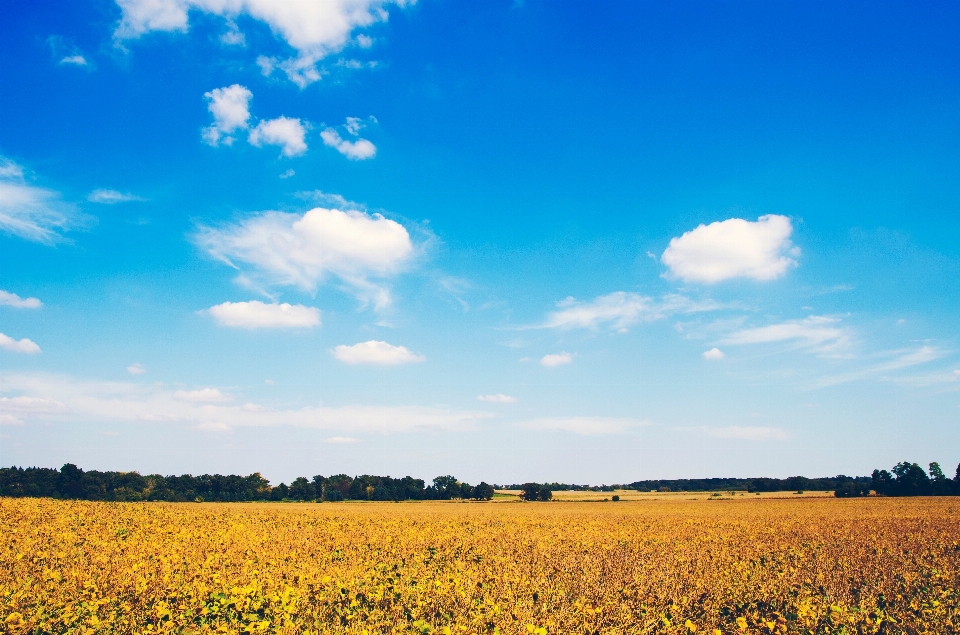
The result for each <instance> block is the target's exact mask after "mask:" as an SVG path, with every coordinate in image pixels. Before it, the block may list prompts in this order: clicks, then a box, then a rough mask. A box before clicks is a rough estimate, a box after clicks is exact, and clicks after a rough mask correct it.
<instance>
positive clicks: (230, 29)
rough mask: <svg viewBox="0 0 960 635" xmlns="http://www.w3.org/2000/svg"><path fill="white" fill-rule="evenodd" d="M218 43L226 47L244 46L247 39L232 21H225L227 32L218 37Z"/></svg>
mask: <svg viewBox="0 0 960 635" xmlns="http://www.w3.org/2000/svg"><path fill="white" fill-rule="evenodd" d="M220 42H221V43H222V44H226V45H227V46H246V45H247V38H246V37H244V35H243V32H242V31H240V28H239V27H238V26H237V23H236V22H234V21H233V20H227V31H226V32H225V33H224V34H223V35H221V36H220Z"/></svg>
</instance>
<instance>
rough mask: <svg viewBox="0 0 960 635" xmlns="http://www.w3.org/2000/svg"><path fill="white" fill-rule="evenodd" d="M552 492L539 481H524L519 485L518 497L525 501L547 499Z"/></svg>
mask: <svg viewBox="0 0 960 635" xmlns="http://www.w3.org/2000/svg"><path fill="white" fill-rule="evenodd" d="M551 498H553V492H551V491H550V489H549V488H547V487H544V486H543V485H541V484H540V483H524V484H523V485H521V486H520V499H521V500H525V501H548V500H550V499H551Z"/></svg>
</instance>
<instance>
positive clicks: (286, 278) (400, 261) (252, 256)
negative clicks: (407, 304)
mask: <svg viewBox="0 0 960 635" xmlns="http://www.w3.org/2000/svg"><path fill="white" fill-rule="evenodd" d="M195 240H196V242H197V244H198V245H199V246H200V247H202V248H203V249H205V250H206V251H207V252H208V253H210V255H211V256H213V257H214V258H217V259H219V260H222V261H223V262H225V263H227V264H229V265H230V266H233V267H235V268H239V267H238V266H237V264H236V263H244V264H248V265H252V266H253V267H255V268H256V269H257V270H259V274H260V276H261V277H262V278H264V279H265V281H266V282H267V283H268V284H278V285H293V286H297V287H300V288H301V289H303V290H305V291H315V290H316V288H317V286H318V285H319V284H320V283H321V282H322V281H323V280H324V278H325V277H327V275H329V274H332V275H334V276H336V277H337V278H339V279H340V280H341V281H342V282H344V283H345V284H347V285H348V286H349V287H351V288H352V289H353V290H354V292H355V293H356V294H357V296H358V297H360V298H361V299H362V300H363V301H364V302H372V303H373V304H374V306H375V307H376V308H377V309H383V308H386V307H387V306H389V304H390V302H391V300H390V294H389V292H388V291H387V290H386V289H384V288H382V287H380V286H378V285H376V284H374V283H373V282H371V281H370V278H371V277H386V276H390V275H394V274H396V273H399V272H400V271H401V269H402V268H403V266H404V265H405V264H406V263H407V262H408V261H409V260H410V258H411V257H412V255H413V251H414V249H413V244H412V243H411V241H410V235H409V233H407V230H406V229H405V228H404V227H403V225H401V224H400V223H397V222H395V221H392V220H389V219H386V218H384V217H383V216H380V215H379V214H374V215H372V216H371V215H369V214H366V213H364V212H360V211H353V210H348V211H341V210H338V209H324V208H321V207H317V208H314V209H312V210H310V211H308V212H306V213H305V214H303V215H299V214H288V213H283V212H265V213H263V214H259V215H256V216H253V217H251V218H249V219H247V220H244V221H242V222H240V223H238V224H234V225H227V226H224V227H221V228H216V229H214V228H201V230H200V232H199V233H198V235H197V236H196V237H195Z"/></svg>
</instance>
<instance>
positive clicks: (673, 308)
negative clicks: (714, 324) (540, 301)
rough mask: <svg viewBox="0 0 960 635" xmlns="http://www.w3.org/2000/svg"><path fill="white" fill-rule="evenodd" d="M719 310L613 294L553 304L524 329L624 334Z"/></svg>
mask: <svg viewBox="0 0 960 635" xmlns="http://www.w3.org/2000/svg"><path fill="white" fill-rule="evenodd" d="M721 308H723V305H721V304H720V303H717V302H714V301H712V300H692V299H690V298H687V297H685V296H682V295H677V294H668V295H665V296H663V297H661V298H660V299H659V300H655V299H654V298H651V297H648V296H643V295H640V294H638V293H631V292H627V291H616V292H614V293H610V294H607V295H602V296H599V297H596V298H594V299H593V300H591V301H589V302H580V301H578V300H576V299H574V298H572V297H569V298H566V299H565V300H561V301H560V302H558V303H557V310H556V311H554V312H552V313H550V314H548V315H547V318H546V319H545V320H544V321H543V323H542V324H539V325H537V326H535V327H527V328H556V329H576V328H584V329H593V330H596V329H598V328H601V327H606V328H610V329H613V330H617V331H621V332H622V331H626V330H627V329H628V328H629V327H631V326H634V325H636V324H638V323H639V322H652V321H655V320H660V319H663V318H665V317H668V316H670V315H676V314H691V313H700V312H704V311H716V310H718V309H721Z"/></svg>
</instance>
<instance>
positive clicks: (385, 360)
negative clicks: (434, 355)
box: [331, 340, 427, 366]
mask: <svg viewBox="0 0 960 635" xmlns="http://www.w3.org/2000/svg"><path fill="white" fill-rule="evenodd" d="M331 352H332V353H333V356H334V357H336V358H337V359H339V360H340V361H341V362H344V363H346V364H372V365H375V366H397V365H399V364H410V363H416V362H424V361H426V360H427V358H426V357H425V356H423V355H416V354H414V353H411V352H410V350H409V349H407V347H406V346H393V345H392V344H387V343H386V342H381V341H377V340H370V341H368V342H360V343H359V344H354V345H353V346H347V345H345V344H341V345H340V346H337V347H336V348H334V349H333V351H331Z"/></svg>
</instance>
